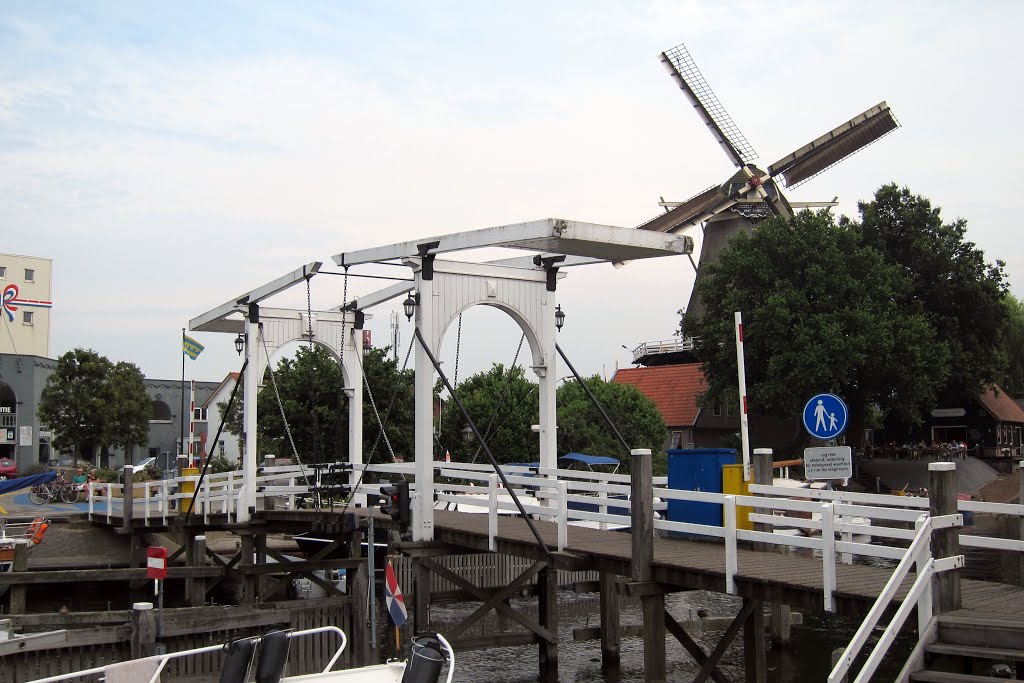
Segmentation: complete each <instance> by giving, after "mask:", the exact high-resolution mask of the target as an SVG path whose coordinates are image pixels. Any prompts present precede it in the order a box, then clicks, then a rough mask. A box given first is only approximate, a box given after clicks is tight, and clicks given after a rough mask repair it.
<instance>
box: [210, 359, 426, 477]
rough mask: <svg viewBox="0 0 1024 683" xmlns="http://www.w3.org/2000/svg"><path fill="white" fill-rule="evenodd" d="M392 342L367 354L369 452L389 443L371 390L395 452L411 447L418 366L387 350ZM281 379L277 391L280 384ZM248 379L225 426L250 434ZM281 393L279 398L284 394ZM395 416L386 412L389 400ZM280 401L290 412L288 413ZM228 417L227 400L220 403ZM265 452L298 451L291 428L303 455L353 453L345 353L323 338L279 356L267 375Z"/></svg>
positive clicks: (260, 400)
mask: <svg viewBox="0 0 1024 683" xmlns="http://www.w3.org/2000/svg"><path fill="white" fill-rule="evenodd" d="M387 351H388V350H387V349H371V350H370V351H369V353H368V354H366V355H365V356H364V357H363V359H362V364H363V371H364V372H365V375H366V377H365V380H364V383H363V460H364V462H369V461H370V459H371V457H374V454H375V453H376V454H377V455H376V457H377V458H380V457H381V456H380V454H381V453H386V452H387V445H386V444H385V443H384V442H383V440H382V439H381V438H380V434H381V431H380V424H379V423H378V422H377V417H376V414H375V413H374V410H373V406H372V404H371V402H370V392H372V394H373V398H374V401H375V402H376V404H377V409H378V411H379V413H380V416H381V421H382V422H384V424H385V425H386V429H387V434H388V439H389V440H390V442H391V446H392V448H394V449H395V453H396V454H399V455H402V454H404V453H411V452H412V448H413V446H412V444H413V442H414V439H413V436H412V432H413V430H412V415H413V412H414V408H413V373H412V371H410V370H406V371H399V370H398V368H397V362H396V361H394V360H390V359H389V358H388V357H387ZM274 383H276V385H277V392H275V391H274V386H273V385H274ZM243 389H244V387H243V386H240V387H239V389H238V392H237V394H236V398H235V402H234V404H233V405H232V406H231V411H230V413H229V414H228V415H227V417H226V419H225V421H224V428H225V429H226V430H227V431H228V432H229V433H231V434H234V435H235V436H237V437H238V438H239V439H242V440H243V443H242V447H243V448H244V447H245V446H244V437H243V424H242V420H243V415H242V396H243ZM278 394H280V396H281V403H280V405H279V404H278V399H277V395H278ZM389 405H390V406H391V412H390V416H387V411H388V406H389ZM281 406H283V407H284V415H285V418H286V419H287V425H288V429H287V430H286V429H285V419H282V417H281ZM217 407H218V410H220V414H221V416H222V417H224V415H225V411H226V409H227V403H226V402H221V403H219V404H218V406H217ZM256 410H257V429H256V449H257V452H258V453H261V454H266V453H275V454H278V455H280V456H281V457H292V446H291V443H290V442H289V441H288V431H289V430H290V432H291V436H292V440H293V441H294V442H295V448H296V450H297V451H298V453H299V458H300V459H301V460H302V462H307V463H308V462H338V461H345V460H347V459H348V397H347V396H346V394H345V391H344V386H343V383H342V373H341V367H340V365H339V363H338V360H337V359H336V358H334V356H332V355H331V353H330V352H329V351H327V349H325V348H324V347H322V346H318V345H314V346H313V347H312V350H311V349H310V347H308V346H301V347H299V349H298V350H297V351H296V354H295V357H294V358H284V359H281V361H279V362H278V364H277V367H276V368H275V369H274V372H273V380H272V379H271V373H270V372H269V371H268V372H267V373H266V374H265V376H264V386H263V388H262V389H261V390H260V391H259V393H258V395H257V398H256Z"/></svg>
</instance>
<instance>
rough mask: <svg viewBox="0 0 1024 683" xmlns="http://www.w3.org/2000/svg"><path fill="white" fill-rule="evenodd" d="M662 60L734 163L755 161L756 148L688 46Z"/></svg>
mask: <svg viewBox="0 0 1024 683" xmlns="http://www.w3.org/2000/svg"><path fill="white" fill-rule="evenodd" d="M660 57H661V63H662V64H663V65H664V66H665V70H666V71H668V73H669V75H670V76H672V79H673V80H675V82H676V85H678V86H679V89H680V90H682V91H683V94H685V95H686V98H687V99H688V100H690V104H692V105H693V108H694V109H696V110H697V113H698V114H699V115H700V118H701V120H702V121H704V125H705V126H707V127H708V130H710V131H711V134H712V135H713V136H714V137H715V140H716V141H717V142H718V144H719V145H720V146H721V147H722V149H723V150H724V151H725V154H726V155H727V156H728V157H729V159H730V160H731V161H732V163H733V164H735V165H736V166H738V167H743V166H746V165H747V164H748V163H750V162H751V161H753V160H754V159H756V158H757V154H756V153H755V152H754V148H753V147H751V146H750V143H749V142H747V139H746V138H745V137H743V133H741V132H740V129H739V127H737V126H736V124H735V123H733V120H732V118H731V117H730V116H729V113H728V112H727V111H725V107H723V106H722V103H721V102H719V101H718V97H716V96H715V93H714V91H713V90H711V86H709V85H708V83H707V81H705V80H704V75H703V74H701V72H700V69H698V68H697V64H696V63H695V62H694V61H693V58H692V57H690V53H689V52H687V51H686V46H684V45H677V46H676V47H674V48H672V49H671V50H665V51H664V52H662V53H661V55H660Z"/></svg>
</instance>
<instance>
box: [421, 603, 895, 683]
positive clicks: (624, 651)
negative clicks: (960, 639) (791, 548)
mask: <svg viewBox="0 0 1024 683" xmlns="http://www.w3.org/2000/svg"><path fill="white" fill-rule="evenodd" d="M558 603H559V615H558V619H559V634H558V635H559V646H558V674H559V675H558V680H559V681H562V682H565V683H569V682H572V683H582V682H583V681H594V682H595V683H634V682H637V683H639V682H642V681H643V680H644V677H643V640H642V639H640V638H624V639H623V640H622V646H621V666H620V668H619V670H618V671H614V672H603V671H602V670H601V650H600V643H599V641H596V640H592V641H585V642H574V641H573V637H572V632H573V629H576V628H583V627H587V626H596V625H597V624H598V623H599V607H598V596H597V595H596V594H587V595H576V594H575V593H571V592H567V591H563V592H560V593H559V596H558ZM476 606H477V604H476V603H452V604H448V605H435V606H433V607H432V611H431V620H432V621H433V622H434V626H435V627H436V628H437V629H438V631H439V632H441V633H444V631H445V627H446V626H447V627H453V626H455V624H457V623H458V622H459V621H461V619H462V618H464V617H466V616H467V615H469V614H470V613H471V612H472V611H473V609H474V608H475V607H476ZM512 607H513V608H514V609H517V610H521V611H525V612H527V613H528V614H532V615H533V616H536V600H531V599H522V600H515V601H513V604H512ZM666 607H667V608H668V611H669V612H670V613H671V614H672V615H673V616H674V617H675V618H676V619H677V620H680V621H682V620H689V619H697V618H698V617H697V611H698V610H702V613H703V611H704V610H706V612H707V616H708V617H732V616H733V615H735V614H736V612H737V611H738V610H739V608H740V600H739V599H737V598H733V597H730V596H727V595H722V594H720V593H707V592H704V591H693V592H689V593H676V594H672V595H669V596H667V597H666ZM504 621H505V623H502V619H501V618H500V617H495V616H493V614H492V615H490V618H489V619H487V620H484V621H483V622H482V623H481V624H480V627H479V628H478V629H475V630H474V631H473V632H472V635H493V634H494V633H500V632H502V631H506V630H510V629H514V628H519V627H518V625H517V624H515V623H512V622H511V620H508V619H507V618H506V619H505V620H504ZM641 621H642V617H641V612H640V607H639V603H638V602H635V601H634V602H632V603H627V604H626V605H625V606H623V607H622V609H621V622H622V624H639V623H641ZM857 625H858V624H857V622H856V621H854V620H852V619H846V618H839V617H834V616H831V615H826V616H821V615H811V614H808V615H805V616H804V623H803V624H802V625H799V626H794V627H793V632H792V642H791V643H790V645H789V646H788V647H785V648H771V646H770V645H769V649H768V654H767V662H768V676H767V679H768V681H770V682H776V681H777V682H779V683H821V682H822V681H824V680H825V679H826V678H827V677H828V672H829V670H830V669H831V666H830V664H831V653H832V651H833V650H834V649H835V648H837V647H844V646H845V645H846V644H847V643H848V642H849V641H850V638H851V637H852V636H853V633H854V631H855V630H856V628H857ZM466 635H469V634H466ZM721 635H722V634H721V632H719V631H709V632H707V633H694V634H693V636H694V640H696V641H697V642H698V643H699V644H700V645H701V647H702V649H703V650H704V651H705V652H710V651H711V650H712V649H713V648H714V647H715V645H716V644H717V643H718V640H719V638H720V637H721ZM666 645H667V648H666V649H667V663H668V665H667V671H668V680H669V681H680V682H683V681H691V680H693V677H694V676H695V675H696V674H697V672H698V671H699V670H700V667H699V666H697V664H696V663H695V662H694V661H693V659H692V658H691V657H690V655H689V654H688V653H687V652H686V651H685V650H683V648H682V646H681V645H679V643H678V642H677V641H676V640H675V639H674V638H671V637H669V638H668V639H667V640H666ZM912 647H913V640H912V635H911V636H910V637H908V636H904V637H903V638H902V639H901V640H900V641H898V643H897V645H896V650H895V651H894V652H893V654H894V656H893V657H890V658H888V662H889V663H888V665H887V667H886V668H885V669H884V670H883V671H882V672H881V673H880V675H879V680H892V679H893V678H895V676H896V674H897V673H898V672H899V670H900V668H902V664H903V662H904V661H906V656H907V654H909V652H910V649H911V648H912ZM537 650H538V648H537V647H536V646H529V647H510V648H499V649H491V650H480V651H475V652H467V653H462V654H460V653H457V657H458V661H457V666H456V676H455V680H456V681H460V682H464V683H483V682H489V683H529V682H532V681H537V680H538V678H539V666H540V665H539V659H538V652H537ZM720 668H721V669H722V672H723V673H724V674H725V675H726V676H727V677H729V679H730V680H743V637H742V632H741V634H740V635H739V636H738V637H737V638H736V640H735V641H734V642H733V644H732V645H731V646H730V647H729V649H728V650H727V651H726V653H725V656H724V658H723V660H722V664H721V666H720Z"/></svg>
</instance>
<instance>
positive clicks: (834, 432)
mask: <svg viewBox="0 0 1024 683" xmlns="http://www.w3.org/2000/svg"><path fill="white" fill-rule="evenodd" d="M849 416H850V411H848V410H847V409H846V404H845V403H843V399H841V398H839V397H838V396H836V395H835V394H818V395H817V396H815V397H813V398H812V399H811V400H810V401H808V402H807V405H805V406H804V429H806V430H807V432H808V433H809V434H810V435H811V436H813V437H814V438H816V439H824V440H826V441H827V440H829V439H834V438H836V437H837V436H839V435H840V434H842V433H843V431H844V430H845V429H846V422H847V420H848V419H849Z"/></svg>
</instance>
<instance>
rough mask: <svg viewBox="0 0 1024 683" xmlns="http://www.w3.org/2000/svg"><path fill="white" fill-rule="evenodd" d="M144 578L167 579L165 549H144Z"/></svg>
mask: <svg viewBox="0 0 1024 683" xmlns="http://www.w3.org/2000/svg"><path fill="white" fill-rule="evenodd" d="M146 578H147V579H157V580H158V581H162V580H164V579H166V578H167V548H146Z"/></svg>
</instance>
